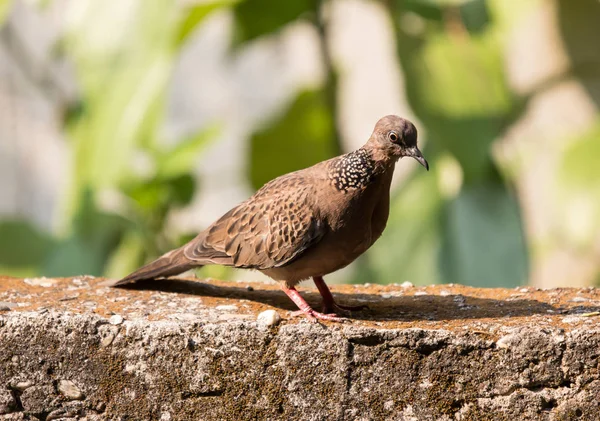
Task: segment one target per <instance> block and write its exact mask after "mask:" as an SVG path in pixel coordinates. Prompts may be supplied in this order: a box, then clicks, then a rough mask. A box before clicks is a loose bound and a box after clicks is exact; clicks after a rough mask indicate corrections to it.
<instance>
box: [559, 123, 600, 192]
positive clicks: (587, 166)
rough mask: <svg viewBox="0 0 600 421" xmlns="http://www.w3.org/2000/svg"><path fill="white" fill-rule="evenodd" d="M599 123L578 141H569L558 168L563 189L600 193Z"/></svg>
mask: <svg viewBox="0 0 600 421" xmlns="http://www.w3.org/2000/svg"><path fill="white" fill-rule="evenodd" d="M598 139H600V123H596V124H595V125H594V126H593V127H591V128H590V130H589V131H588V132H587V133H585V134H584V135H583V136H581V137H579V138H578V139H573V140H570V141H569V142H568V144H567V147H566V148H565V151H564V154H563V155H562V160H561V164H560V165H559V168H558V170H559V171H558V174H559V179H560V180H561V182H562V183H564V184H563V185H564V186H565V187H568V188H569V189H578V190H584V191H589V192H595V193H598V192H600V183H599V182H598V181H599V180H600V168H599V167H598V163H599V162H600V142H599V141H598Z"/></svg>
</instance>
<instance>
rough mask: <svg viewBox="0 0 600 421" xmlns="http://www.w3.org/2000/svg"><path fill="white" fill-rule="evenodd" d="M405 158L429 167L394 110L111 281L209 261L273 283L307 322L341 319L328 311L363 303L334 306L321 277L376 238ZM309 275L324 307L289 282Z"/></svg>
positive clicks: (131, 279)
mask: <svg viewBox="0 0 600 421" xmlns="http://www.w3.org/2000/svg"><path fill="white" fill-rule="evenodd" d="M404 156H409V157H412V158H415V159H416V160H417V161H418V162H419V163H421V164H422V165H423V166H424V167H425V168H426V169H429V165H428V163H427V161H426V160H425V158H424V157H423V155H422V154H421V151H419V149H418V148H417V129H416V128H415V126H414V125H413V124H412V123H411V122H410V121H408V120H405V119H403V118H400V117H398V116H394V115H389V116H386V117H383V118H382V119H380V120H379V121H378V122H377V124H376V125H375V129H374V131H373V134H372V135H371V137H370V138H369V140H368V141H367V143H366V144H365V145H364V146H363V147H361V148H360V149H357V150H355V151H353V152H350V153H347V154H345V155H341V156H338V157H335V158H332V159H330V160H327V161H324V162H320V163H318V164H316V165H314V166H312V167H310V168H306V169H303V170H300V171H296V172H292V173H289V174H286V175H283V176H281V177H278V178H276V179H274V180H272V181H270V182H269V183H267V184H265V185H264V186H263V187H262V188H261V189H260V190H258V191H257V192H256V194H254V196H252V197H250V198H249V199H248V200H246V201H245V202H242V203H241V204H239V205H237V206H236V207H234V208H233V209H231V210H230V211H229V212H227V213H226V214H225V215H223V216H222V217H221V218H219V219H218V220H217V221H216V222H215V223H213V224H212V225H210V226H209V227H208V228H207V229H206V230H204V231H202V232H201V233H200V234H198V235H197V236H196V237H195V238H194V239H193V240H191V241H190V242H189V243H187V244H185V245H183V246H182V247H180V248H178V249H175V250H172V251H170V252H168V253H166V254H164V255H163V256H161V257H159V258H158V259H157V260H155V261H153V262H151V263H149V264H147V265H145V266H143V267H142V268H140V269H138V270H136V271H135V272H133V273H132V274H130V275H128V276H126V277H125V278H123V279H121V280H119V281H116V282H114V283H112V285H122V284H126V283H131V282H136V281H139V280H144V279H155V278H164V277H168V276H172V275H176V274H179V273H181V272H184V271H187V270H189V269H192V268H198V267H201V266H204V265H209V264H217V265H224V266H233V267H236V268H245V269H255V270H258V271H260V272H262V273H264V274H265V275H267V276H269V277H271V278H273V279H274V280H276V281H278V282H279V284H280V286H281V288H282V290H283V291H284V292H285V293H286V294H287V295H288V296H289V297H290V298H291V299H292V301H294V303H296V305H297V306H298V307H299V308H300V311H299V312H296V313H299V314H304V315H305V316H306V317H308V319H310V320H311V321H316V320H317V319H324V320H334V321H339V320H341V318H340V317H339V316H338V315H336V314H335V313H334V311H337V312H341V311H352V310H358V309H360V308H362V307H349V306H342V305H339V304H337V303H336V302H335V301H334V299H333V296H332V295H331V292H330V290H329V288H328V287H327V285H326V284H325V282H324V281H323V276H324V275H327V274H328V273H331V272H334V271H336V270H338V269H341V268H343V267H345V266H347V265H348V264H350V263H351V262H352V261H353V260H354V259H356V258H357V257H358V256H360V255H361V254H362V253H364V252H365V251H366V250H367V249H368V248H369V247H371V245H373V243H374V242H375V241H376V240H377V239H378V238H379V237H380V236H381V233H382V232H383V229H384V228H385V225H386V222H387V219H388V213H389V204H390V183H391V182H392V174H393V172H394V167H395V164H396V161H398V159H400V158H402V157H404ZM311 277H312V278H313V281H314V282H315V285H316V286H317V288H318V290H319V292H320V294H321V296H322V297H323V310H322V313H320V312H317V311H315V310H313V309H312V308H311V307H310V305H309V304H308V303H307V302H306V301H305V300H304V298H302V296H301V295H300V294H299V293H298V291H297V290H296V288H295V286H296V285H297V284H298V283H299V282H300V281H302V280H305V279H307V278H311Z"/></svg>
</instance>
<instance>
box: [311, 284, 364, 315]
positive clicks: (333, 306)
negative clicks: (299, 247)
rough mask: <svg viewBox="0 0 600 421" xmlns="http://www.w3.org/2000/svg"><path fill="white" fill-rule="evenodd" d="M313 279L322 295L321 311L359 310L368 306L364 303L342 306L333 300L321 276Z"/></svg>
mask: <svg viewBox="0 0 600 421" xmlns="http://www.w3.org/2000/svg"><path fill="white" fill-rule="evenodd" d="M313 281H314V283H315V285H316V286H317V289H318V290H319V293H320V294H321V297H323V313H325V314H327V313H333V312H334V311H336V310H337V311H340V310H341V311H359V310H367V309H368V308H369V307H368V306H365V305H361V306H343V305H340V304H338V303H336V302H335V300H334V299H333V295H331V291H330V290H329V287H328V286H327V284H326V283H325V281H324V280H323V277H322V276H314V277H313Z"/></svg>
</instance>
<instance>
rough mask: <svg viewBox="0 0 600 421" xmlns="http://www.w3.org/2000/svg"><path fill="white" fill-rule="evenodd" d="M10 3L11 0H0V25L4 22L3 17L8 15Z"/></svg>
mask: <svg viewBox="0 0 600 421" xmlns="http://www.w3.org/2000/svg"><path fill="white" fill-rule="evenodd" d="M11 5H12V0H0V25H2V24H3V23H4V19H6V17H7V16H8V13H9V12H10V7H11Z"/></svg>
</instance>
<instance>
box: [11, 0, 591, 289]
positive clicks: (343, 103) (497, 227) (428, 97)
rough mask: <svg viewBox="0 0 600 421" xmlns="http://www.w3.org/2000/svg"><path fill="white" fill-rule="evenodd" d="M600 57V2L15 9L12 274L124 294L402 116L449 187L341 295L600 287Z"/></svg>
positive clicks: (77, 4)
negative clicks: (265, 196)
mask: <svg viewBox="0 0 600 421" xmlns="http://www.w3.org/2000/svg"><path fill="white" fill-rule="evenodd" d="M599 42H600V2H599V1H597V0H577V1H573V0H563V1H553V0H396V1H394V0H388V1H375V0H372V1H367V0H363V1H359V0H321V1H319V0H285V1H283V0H247V1H237V2H236V1H215V2H202V1H194V0H179V1H175V0H110V1H109V0H44V1H33V0H29V1H26V0H20V1H18V0H8V1H7V0H0V273H4V274H9V275H15V276H35V275H45V276H67V275H80V274H92V275H103V276H108V277H114V278H117V277H122V276H123V275H125V274H126V273H128V272H129V271H131V270H133V269H135V268H136V267H137V266H139V265H140V264H142V263H144V262H146V261H148V260H149V259H151V258H154V257H156V256H158V255H159V254H161V253H163V252H165V251H167V250H169V249H171V248H173V247H175V246H178V245H181V244H182V243H183V242H184V241H186V240H188V239H190V238H191V237H192V236H193V235H195V233H197V232H198V231H200V230H201V229H203V228H205V227H206V226H207V225H208V224H210V223H211V222H212V221H213V220H214V219H216V218H217V217H219V216H220V215H221V214H223V213H224V212H226V211H227V210H228V209H229V208H231V207H232V206H233V205H235V204H237V203H238V202H240V201H242V200H244V199H245V198H246V197H248V196H249V195H251V194H252V192H253V191H255V190H256V189H257V188H258V187H260V186H261V185H262V184H263V183H265V182H266V181H268V180H270V179H271V178H274V177H276V176H278V175H280V174H283V173H286V172H289V171H291V170H295V169H298V168H302V167H306V166H309V165H312V164H314V163H316V162H318V161H321V160H324V159H327V158H329V157H332V156H335V155H337V154H340V153H343V152H346V151H349V150H352V149H355V148H357V147H359V146H361V145H362V144H363V143H364V142H365V141H366V140H367V138H368V136H369V135H370V133H371V130H372V128H373V125H374V124H375V122H376V121H377V119H378V118H379V117H381V116H384V115H386V114H399V115H402V116H405V117H407V118H409V119H411V120H413V121H414V122H415V123H416V125H417V127H418V129H419V135H420V138H419V142H420V144H421V145H423V146H424V147H423V148H422V149H423V150H424V153H425V155H426V157H427V159H428V160H429V162H430V165H431V169H432V170H431V171H430V172H425V171H423V169H422V168H421V167H419V166H418V164H417V163H416V162H414V161H413V160H410V161H408V160H402V161H400V162H399V164H398V165H397V170H396V178H395V184H394V189H393V192H392V195H393V199H392V209H391V214H390V220H389V222H388V227H387V230H386V231H385V232H384V235H383V237H382V238H381V239H380V240H379V242H377V243H376V244H375V246H373V248H372V249H371V250H369V251H368V252H367V253H366V254H365V255H364V256H362V257H361V258H360V259H359V260H358V261H356V262H355V263H354V264H352V265H351V266H350V267H348V268H347V269H345V270H343V271H340V272H339V273H337V274H335V275H333V276H331V277H330V278H329V279H330V280H334V281H336V282H371V283H393V282H398V283H401V282H405V281H410V282H412V283H414V284H430V283H446V282H454V283H462V284H468V285H476V286H506V287H511V286H517V285H524V284H531V285H535V286H538V287H553V286H582V285H593V284H598V283H599V282H600V118H599V117H600V116H599V111H598V108H599V105H600V44H599ZM199 276H213V277H219V278H226V279H250V278H258V277H260V276H261V275H260V274H258V273H253V272H243V271H234V270H231V269H227V268H220V267H208V268H204V269H202V270H201V271H200V273H199Z"/></svg>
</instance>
